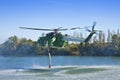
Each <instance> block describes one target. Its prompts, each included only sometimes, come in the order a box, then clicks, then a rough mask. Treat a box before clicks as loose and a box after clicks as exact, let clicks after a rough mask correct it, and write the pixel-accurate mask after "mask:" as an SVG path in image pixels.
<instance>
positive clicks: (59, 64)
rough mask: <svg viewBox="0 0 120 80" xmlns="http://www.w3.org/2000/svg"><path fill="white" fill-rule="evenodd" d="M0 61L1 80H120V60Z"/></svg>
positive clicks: (55, 58)
mask: <svg viewBox="0 0 120 80" xmlns="http://www.w3.org/2000/svg"><path fill="white" fill-rule="evenodd" d="M51 61H52V68H51V69H49V68H48V64H49V59H48V57H47V56H40V57H0V80H120V57H80V56H52V60H51Z"/></svg>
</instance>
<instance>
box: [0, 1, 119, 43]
mask: <svg viewBox="0 0 120 80" xmlns="http://www.w3.org/2000/svg"><path fill="white" fill-rule="evenodd" d="M94 21H96V22H97V24H96V26H95V29H99V30H102V31H104V32H107V30H108V29H109V30H111V31H113V30H114V31H117V29H119V27H120V22H119V21H120V0H0V43H3V42H4V41H6V40H7V39H8V37H10V36H14V35H16V36H18V37H19V38H27V39H32V40H34V41H36V40H37V39H38V37H39V36H41V34H42V33H48V32H44V31H34V30H23V29H20V28H19V27H20V26H25V27H33V28H52V29H54V28H58V27H63V28H72V27H85V26H91V25H92V24H93V22H94ZM76 31H78V32H83V33H87V32H86V31H82V30H76ZM73 32H74V31H70V30H68V31H62V33H63V34H72V33H73Z"/></svg>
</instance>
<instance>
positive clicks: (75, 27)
mask: <svg viewBox="0 0 120 80" xmlns="http://www.w3.org/2000/svg"><path fill="white" fill-rule="evenodd" d="M75 29H83V28H80V27H75V28H71V29H70V30H75Z"/></svg>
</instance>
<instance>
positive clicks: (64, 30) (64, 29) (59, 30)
mask: <svg viewBox="0 0 120 80" xmlns="http://www.w3.org/2000/svg"><path fill="white" fill-rule="evenodd" d="M65 30H68V29H58V31H65Z"/></svg>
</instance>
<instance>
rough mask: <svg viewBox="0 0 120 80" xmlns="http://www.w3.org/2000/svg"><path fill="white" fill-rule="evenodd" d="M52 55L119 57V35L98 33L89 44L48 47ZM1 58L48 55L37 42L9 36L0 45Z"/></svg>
mask: <svg viewBox="0 0 120 80" xmlns="http://www.w3.org/2000/svg"><path fill="white" fill-rule="evenodd" d="M49 50H50V52H51V54H52V55H79V56H120V34H119V30H117V32H110V30H108V33H107V34H105V33H103V32H99V34H98V35H97V36H94V37H93V38H92V39H91V41H90V42H89V43H80V44H75V43H71V44H69V45H68V47H64V48H56V47H50V49H49ZM0 55H2V56H42V55H48V48H47V47H42V46H39V45H38V42H37V41H32V40H31V39H26V38H21V39H19V38H18V37H17V36H11V37H9V38H8V40H6V41H5V42H4V43H3V44H1V45H0Z"/></svg>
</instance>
